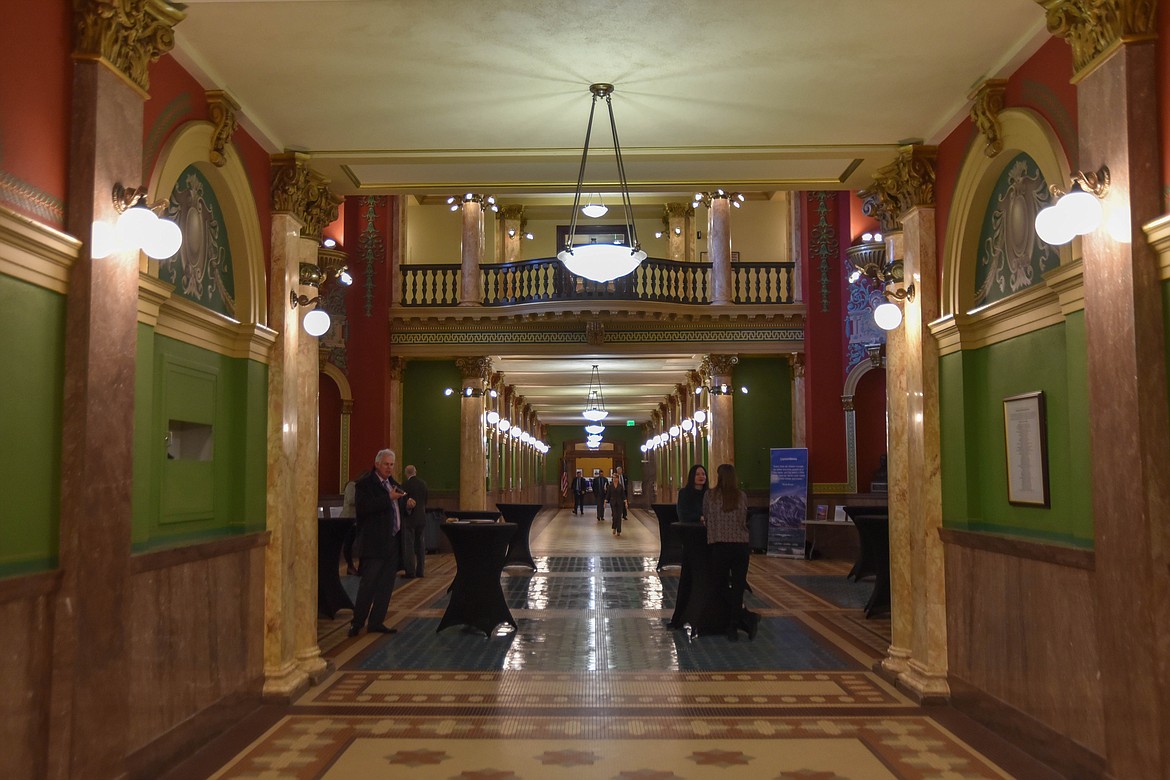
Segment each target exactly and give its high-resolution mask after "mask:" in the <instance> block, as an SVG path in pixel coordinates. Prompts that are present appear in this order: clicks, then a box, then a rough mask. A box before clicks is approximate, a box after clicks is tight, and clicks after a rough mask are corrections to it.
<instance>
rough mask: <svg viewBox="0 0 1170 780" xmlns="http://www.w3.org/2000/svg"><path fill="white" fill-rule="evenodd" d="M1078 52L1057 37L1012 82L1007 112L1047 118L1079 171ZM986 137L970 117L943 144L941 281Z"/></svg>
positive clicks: (939, 216)
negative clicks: (969, 159) (971, 164)
mask: <svg viewBox="0 0 1170 780" xmlns="http://www.w3.org/2000/svg"><path fill="white" fill-rule="evenodd" d="M1072 73H1073V63H1072V49H1071V47H1070V46H1069V45H1068V44H1067V43H1065V42H1064V41H1062V40H1058V39H1055V38H1053V39H1052V40H1050V41H1048V42H1047V43H1045V44H1044V45H1043V46H1041V47H1040V49H1039V50H1038V51H1037V52H1036V53H1035V54H1033V55H1032V56H1031V57H1030V58H1029V59H1028V60H1027V62H1025V63H1024V64H1023V65H1021V66H1020V67H1019V69H1017V70H1016V72H1015V73H1013V74H1012V75H1011V76H1010V77H1009V78H1008V83H1007V88H1006V90H1005V91H1004V108H1027V109H1031V110H1032V111H1035V112H1036V113H1038V114H1040V115H1041V116H1043V117H1044V118H1045V119H1046V120H1047V121H1048V123H1049V124H1050V125H1052V128H1053V130H1054V131H1055V132H1056V136H1057V138H1058V139H1059V140H1060V142H1061V145H1062V146H1063V147H1064V151H1065V154H1066V155H1067V156H1068V159H1069V163H1070V164H1071V165H1072V166H1073V168H1074V169H1075V168H1076V167H1077V96H1076V88H1075V87H1074V86H1073V85H1072V82H1071V78H1072ZM981 138H982V137H981V136H979V135H978V131H977V130H976V129H975V124H974V123H973V122H972V121H971V119H970V117H967V118H965V119H964V120H963V121H962V122H961V123H960V124H959V126H958V127H956V128H955V129H954V130H953V131H951V133H950V135H948V136H947V137H946V138H945V139H943V141H942V142H941V143H940V144H939V146H938V169H937V171H936V177H935V185H936V186H935V192H936V193H937V200H938V202H937V209H936V212H935V217H936V224H937V225H938V240H937V245H938V257H939V259H940V262H939V278H940V280H941V278H942V270H943V263H942V260H943V258H945V257H946V254H945V247H946V231H947V220H948V219H949V218H950V212H951V203H952V201H953V200H954V193H955V184H956V183H957V182H958V178H959V170H960V169H961V168H962V166H963V160H964V159H965V158H966V156H967V154H968V150H969V149H970V148H971V145H972V144H973V143H979V144H982V143H983V141H982V140H981Z"/></svg>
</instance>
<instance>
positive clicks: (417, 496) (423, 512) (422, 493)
mask: <svg viewBox="0 0 1170 780" xmlns="http://www.w3.org/2000/svg"><path fill="white" fill-rule="evenodd" d="M402 489H403V490H405V491H406V498H404V499H402V502H401V503H400V504H399V506H400V507H401V509H402V524H403V525H404V526H406V527H408V528H416V529H417V528H426V527H427V483H426V482H423V481H422V479H420V478H419V476H418V474H415V475H414V476H413V477H411V478H410V479H408V480H406V484H404V485H403V486H402ZM410 498H413V499H414V509H413V510H407V508H406V501H407V499H410Z"/></svg>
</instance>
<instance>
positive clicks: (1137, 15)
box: [1036, 0, 1158, 80]
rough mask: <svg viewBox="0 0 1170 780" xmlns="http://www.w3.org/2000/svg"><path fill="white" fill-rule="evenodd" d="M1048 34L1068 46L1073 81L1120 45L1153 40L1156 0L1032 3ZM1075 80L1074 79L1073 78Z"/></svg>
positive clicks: (1051, 1) (1062, 0) (1083, 0)
mask: <svg viewBox="0 0 1170 780" xmlns="http://www.w3.org/2000/svg"><path fill="white" fill-rule="evenodd" d="M1036 2H1037V3H1039V4H1040V5H1042V6H1044V14H1045V21H1046V23H1047V25H1048V32H1050V33H1052V35H1054V36H1055V37H1057V38H1063V39H1064V40H1066V41H1067V42H1068V44H1069V45H1070V46H1071V47H1072V51H1073V67H1074V68H1075V69H1076V79H1079V78H1080V77H1082V76H1084V75H1085V73H1087V72H1088V71H1089V70H1092V67H1093V65H1094V63H1095V60H1096V59H1097V58H1098V57H1100V56H1101V55H1102V54H1104V53H1106V52H1108V51H1112V50H1113V49H1114V48H1115V47H1117V46H1120V45H1121V44H1123V43H1126V42H1130V41H1138V40H1153V39H1154V38H1156V37H1157V29H1156V26H1155V24H1156V18H1157V12H1158V2H1157V0H1036ZM1074 80H1075V79H1074Z"/></svg>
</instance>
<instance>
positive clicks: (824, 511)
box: [816, 504, 829, 520]
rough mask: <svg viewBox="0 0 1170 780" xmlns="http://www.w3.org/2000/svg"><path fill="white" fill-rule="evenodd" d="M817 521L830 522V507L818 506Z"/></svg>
mask: <svg viewBox="0 0 1170 780" xmlns="http://www.w3.org/2000/svg"><path fill="white" fill-rule="evenodd" d="M816 519H817V520H828V519H829V505H828V504H817V515H816Z"/></svg>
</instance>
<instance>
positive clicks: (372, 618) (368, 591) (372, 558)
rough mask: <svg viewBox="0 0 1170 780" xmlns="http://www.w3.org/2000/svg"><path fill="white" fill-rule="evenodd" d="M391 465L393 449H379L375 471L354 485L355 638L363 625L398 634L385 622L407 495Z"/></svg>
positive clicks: (351, 630)
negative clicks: (358, 567)
mask: <svg viewBox="0 0 1170 780" xmlns="http://www.w3.org/2000/svg"><path fill="white" fill-rule="evenodd" d="M394 462H395V456H394V451H393V450H381V451H380V452H379V453H378V455H377V456H376V457H375V458H374V470H373V471H371V472H370V473H369V474H367V475H365V476H364V477H362V478H361V479H359V480H357V483H356V484H355V485H354V498H355V503H356V505H357V523H358V541H357V546H358V548H359V550H360V557H361V572H362V574H361V577H362V579H361V582H360V583H359V585H358V593H357V603H356V604H355V605H354V608H353V623H352V624H350V627H349V635H350V636H357V635H358V632H360V631H361V630H362V625H363V624H364V625H365V626H366V630H367V631H369V632H370V633H374V634H395V633H397V632H398V629H396V628H388V627H387V626H386V623H385V621H386V612H387V611H388V610H389V609H390V596H391V595H393V593H394V577H395V575H396V574H397V573H398V543H399V541H400V532H401V529H402V519H401V517H400V515H399V506H398V500H399V499H400V498H402V497H403V496H405V495H406V493H405V492H403V490H402V488H400V487H399V486H398V483H397V482H396V481H395V480H394V477H393V476H391V474H392V472H393V471H394Z"/></svg>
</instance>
